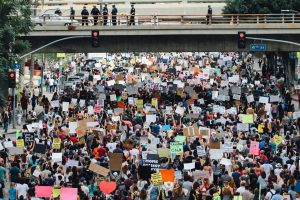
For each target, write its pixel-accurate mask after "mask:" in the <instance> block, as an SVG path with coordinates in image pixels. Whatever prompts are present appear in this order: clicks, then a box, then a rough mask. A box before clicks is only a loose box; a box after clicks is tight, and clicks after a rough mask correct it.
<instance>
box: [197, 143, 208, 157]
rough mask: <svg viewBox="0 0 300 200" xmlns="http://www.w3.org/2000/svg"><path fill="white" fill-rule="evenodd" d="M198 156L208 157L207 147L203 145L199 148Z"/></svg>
mask: <svg viewBox="0 0 300 200" xmlns="http://www.w3.org/2000/svg"><path fill="white" fill-rule="evenodd" d="M197 154H198V156H206V151H205V147H204V146H203V145H202V146H197Z"/></svg>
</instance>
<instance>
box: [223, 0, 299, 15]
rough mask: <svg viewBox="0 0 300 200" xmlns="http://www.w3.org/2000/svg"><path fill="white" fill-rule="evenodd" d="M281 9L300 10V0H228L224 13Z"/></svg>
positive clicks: (261, 12)
mask: <svg viewBox="0 0 300 200" xmlns="http://www.w3.org/2000/svg"><path fill="white" fill-rule="evenodd" d="M281 10H296V11H300V1H299V0H272V1H270V0H226V6H225V7H224V9H223V13H224V14H270V13H281Z"/></svg>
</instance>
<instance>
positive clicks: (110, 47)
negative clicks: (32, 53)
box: [26, 31, 300, 53]
mask: <svg viewBox="0 0 300 200" xmlns="http://www.w3.org/2000/svg"><path fill="white" fill-rule="evenodd" d="M247 36H249V37H258V38H270V39H279V40H287V41H292V42H296V43H300V37H299V36H300V31H299V34H285V35H279V34H278V35H276V34H275V35H268V34H261V35H257V34H253V35H249V34H248V35H247ZM63 37H66V36H57V37H55V36H28V37H26V39H28V40H29V41H30V42H31V44H32V46H31V49H32V50H34V49H36V48H39V47H41V46H43V45H45V44H48V43H50V42H52V41H54V40H57V39H60V38H63ZM254 43H255V44H257V43H264V44H267V51H275V52H277V51H281V52H282V51H286V52H291V51H300V46H296V45H291V44H283V43H277V42H265V41H253V40H247V48H246V49H245V50H242V51H249V48H250V44H254ZM171 51H186V52H189V51H191V52H193V51H196V52H197V51H220V52H226V51H241V50H240V49H238V48H237V35H236V34H234V35H229V34H224V35H221V34H219V35H216V34H201V35H195V34H192V35H188V34H187V35H103V36H101V39H100V47H98V48H94V47H92V46H91V39H90V38H78V39H71V40H66V41H62V42H59V43H56V44H53V45H51V46H49V47H47V48H44V49H42V50H41V51H39V52H44V53H51V52H66V53H81V52H90V53H93V52H95V53H96V52H171Z"/></svg>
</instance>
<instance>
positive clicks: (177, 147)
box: [170, 142, 183, 154]
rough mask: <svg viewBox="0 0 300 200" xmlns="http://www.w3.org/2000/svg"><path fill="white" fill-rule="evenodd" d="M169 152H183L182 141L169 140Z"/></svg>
mask: <svg viewBox="0 0 300 200" xmlns="http://www.w3.org/2000/svg"><path fill="white" fill-rule="evenodd" d="M170 152H171V153H176V154H180V153H183V144H182V142H171V144H170Z"/></svg>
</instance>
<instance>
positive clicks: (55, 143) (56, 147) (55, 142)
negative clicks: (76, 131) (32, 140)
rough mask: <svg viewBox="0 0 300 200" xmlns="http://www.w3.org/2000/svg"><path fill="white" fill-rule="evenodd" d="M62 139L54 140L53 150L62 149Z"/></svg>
mask: <svg viewBox="0 0 300 200" xmlns="http://www.w3.org/2000/svg"><path fill="white" fill-rule="evenodd" d="M60 145H61V139H60V138H53V143H52V148H53V149H60Z"/></svg>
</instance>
